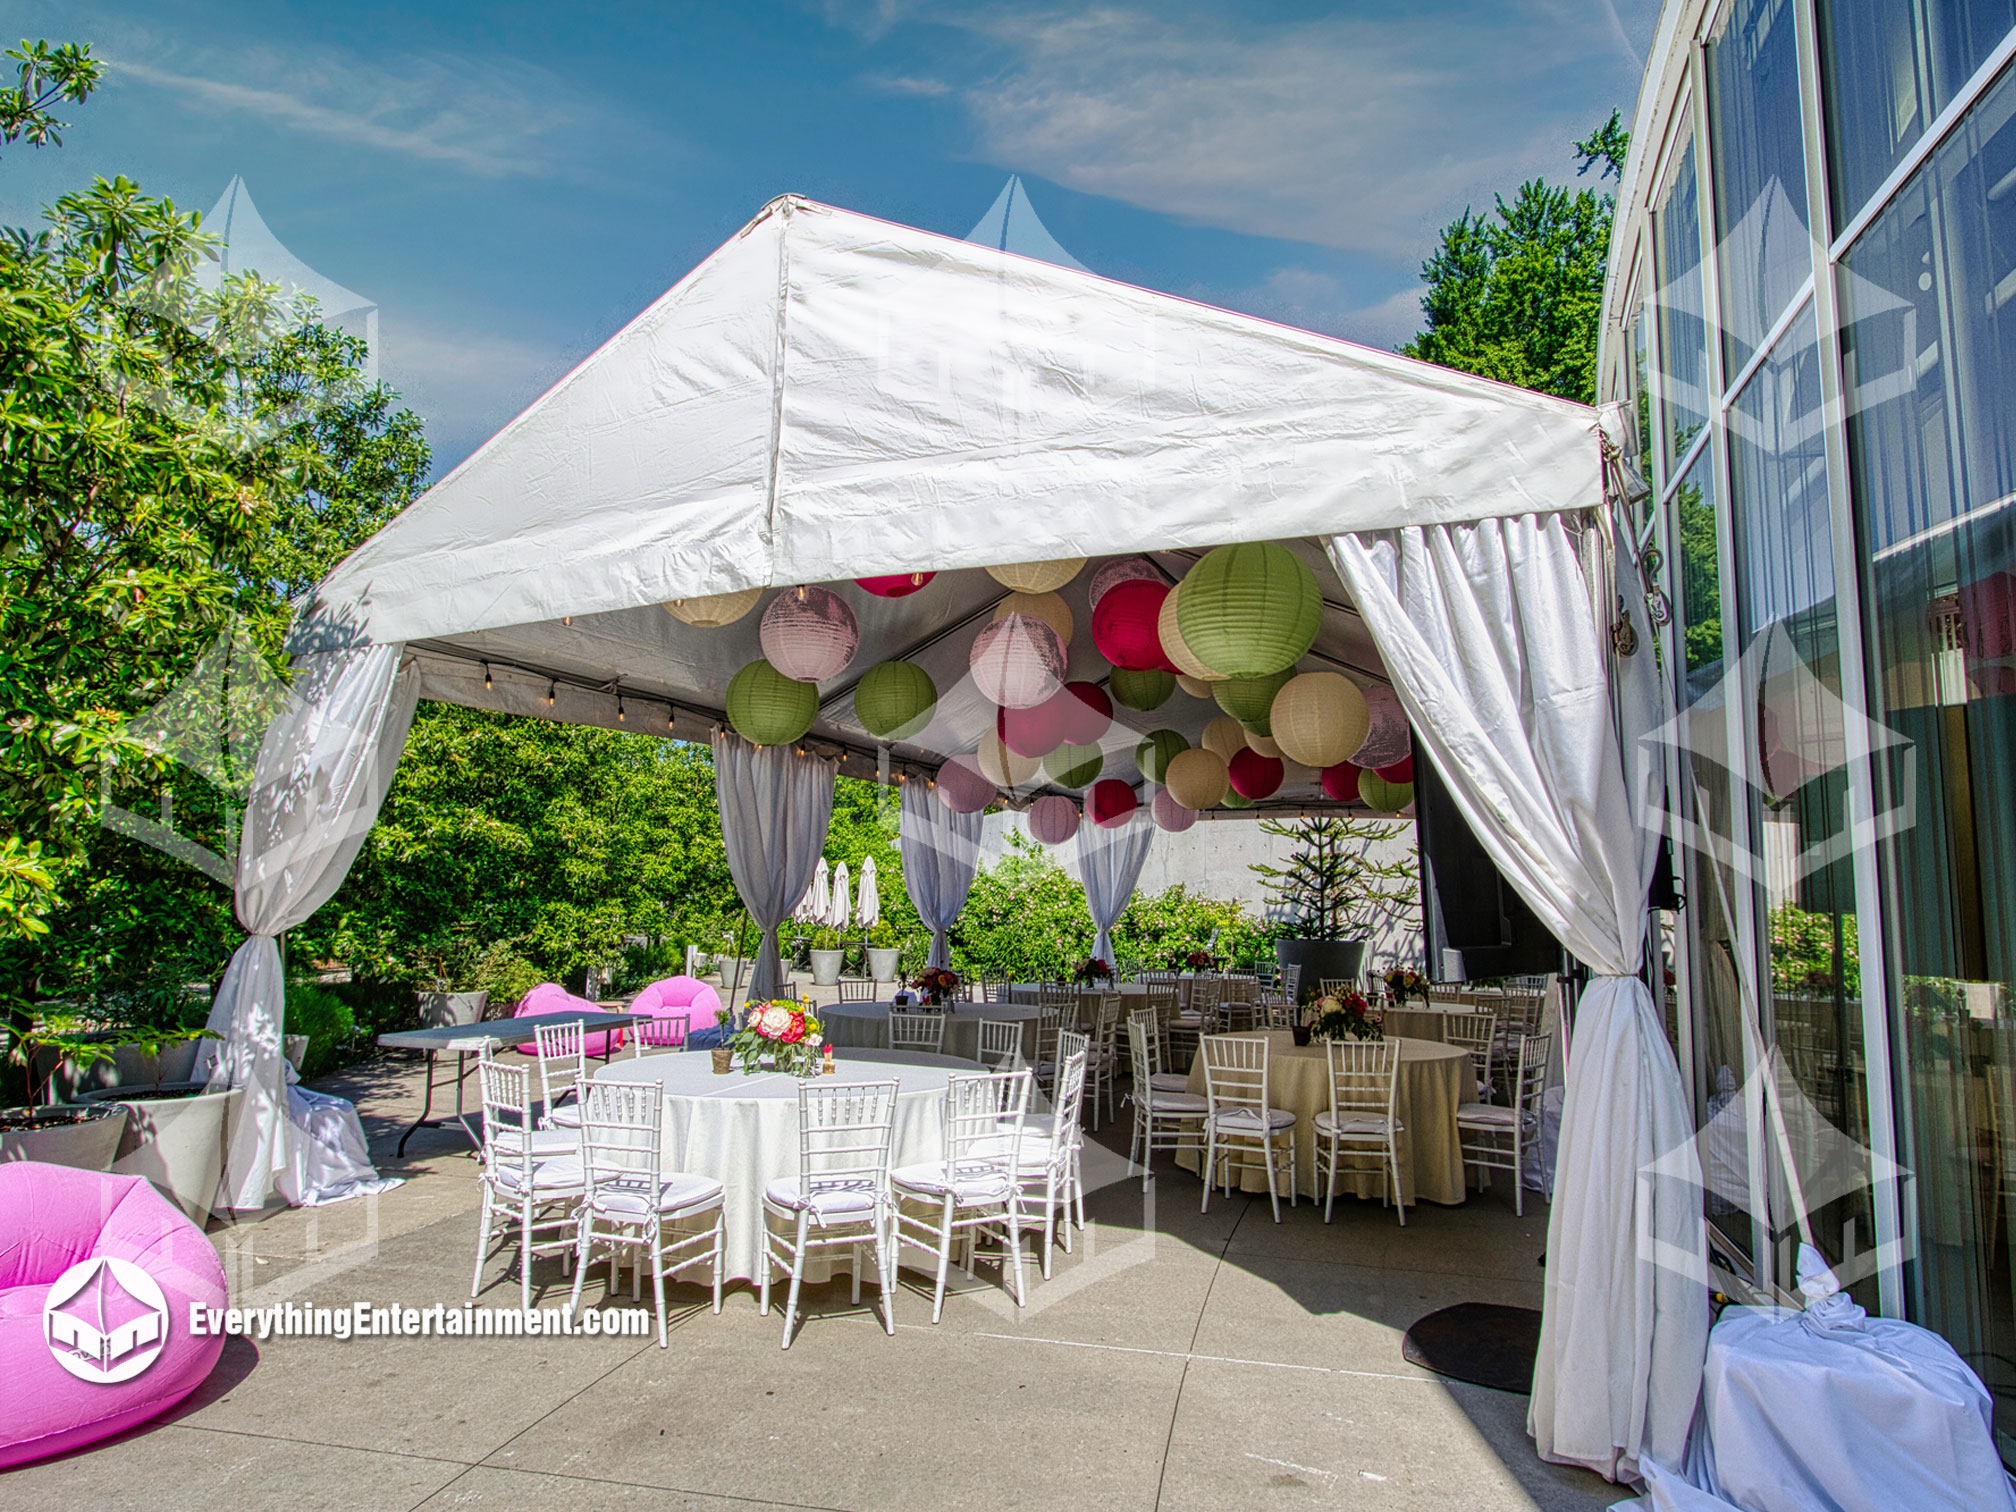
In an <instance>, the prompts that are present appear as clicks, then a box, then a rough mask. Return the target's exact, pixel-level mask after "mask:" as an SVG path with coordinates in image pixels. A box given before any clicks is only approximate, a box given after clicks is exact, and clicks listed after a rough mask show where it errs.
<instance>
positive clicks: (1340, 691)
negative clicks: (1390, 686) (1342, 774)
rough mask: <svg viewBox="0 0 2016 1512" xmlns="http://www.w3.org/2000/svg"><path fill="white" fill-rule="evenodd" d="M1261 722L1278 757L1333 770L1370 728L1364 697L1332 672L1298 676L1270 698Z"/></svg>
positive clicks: (1370, 717) (1349, 682)
mask: <svg viewBox="0 0 2016 1512" xmlns="http://www.w3.org/2000/svg"><path fill="white" fill-rule="evenodd" d="M1267 722H1268V724H1269V726H1270V727H1271V730H1272V733H1273V736H1274V738H1275V739H1276V740H1277V741H1279V742H1280V743H1281V750H1282V753H1283V754H1284V755H1287V756H1292V757H1293V758H1294V759H1295V760H1297V761H1299V762H1302V763H1303V764H1304V765H1307V766H1313V767H1327V766H1335V765H1336V764H1337V763H1338V762H1340V761H1343V760H1345V759H1346V758H1348V757H1349V756H1350V754H1351V753H1352V752H1353V751H1355V750H1357V749H1358V747H1359V746H1360V745H1362V744H1363V743H1364V741H1365V737H1366V735H1367V734H1368V733H1370V731H1371V728H1372V716H1371V714H1370V713H1369V712H1368V711H1367V709H1366V707H1365V695H1364V693H1363V692H1361V691H1360V690H1359V687H1358V684H1356V683H1354V682H1353V681H1351V679H1350V678H1348V677H1345V676H1344V675H1343V674H1342V673H1338V672H1304V673H1303V674H1302V675H1301V676H1300V677H1292V678H1290V679H1289V680H1288V681H1287V682H1286V683H1285V684H1284V685H1283V686H1282V688H1281V691H1280V692H1279V693H1276V694H1275V695H1274V703H1273V705H1272V706H1271V707H1270V708H1269V709H1268V712H1267Z"/></svg>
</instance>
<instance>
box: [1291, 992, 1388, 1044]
mask: <svg viewBox="0 0 2016 1512" xmlns="http://www.w3.org/2000/svg"><path fill="white" fill-rule="evenodd" d="M1309 1034H1310V1037H1311V1038H1312V1039H1319V1040H1333V1039H1384V1038H1385V1037H1386V1031H1385V1028H1384V1026H1382V1025H1381V1024H1380V1022H1379V1019H1378V1017H1377V1015H1375V1014H1374V1013H1373V1012H1372V1009H1371V1007H1370V1006H1369V1005H1368V1004H1367V1003H1366V1001H1365V995H1364V994H1363V993H1361V992H1352V991H1349V990H1347V991H1344V992H1333V993H1330V994H1329V995H1328V996H1326V997H1320V998H1318V999H1317V1000H1316V1021H1315V1022H1314V1023H1312V1024H1311V1025H1310V1026H1309Z"/></svg>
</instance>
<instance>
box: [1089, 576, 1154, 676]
mask: <svg viewBox="0 0 2016 1512" xmlns="http://www.w3.org/2000/svg"><path fill="white" fill-rule="evenodd" d="M1168 596H1169V587H1168V585H1167V584H1166V583H1161V582H1155V581H1150V580H1149V579H1146V578H1131V579H1129V580H1128V581H1127V582H1124V583H1115V584H1114V585H1113V586H1112V587H1111V588H1109V589H1107V590H1106V596H1105V597H1104V598H1102V599H1101V600H1099V607H1098V608H1097V609H1094V610H1093V611H1092V644H1093V645H1095V646H1097V647H1098V648H1099V654H1100V655H1101V656H1103V657H1105V658H1106V660H1108V661H1109V662H1111V663H1113V665H1114V666H1116V667H1125V668H1126V669H1127V670H1129V671H1130V672H1146V671H1148V670H1150V669H1151V668H1155V667H1160V666H1162V665H1163V664H1164V662H1165V660H1166V658H1165V657H1164V656H1163V655H1162V641H1161V638H1160V637H1159V636H1158V635H1157V634H1156V633H1155V619H1156V616H1157V615H1158V614H1159V613H1160V612H1161V609H1162V600H1163V599H1165V598H1167V597H1168Z"/></svg>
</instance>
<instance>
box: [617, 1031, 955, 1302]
mask: <svg viewBox="0 0 2016 1512" xmlns="http://www.w3.org/2000/svg"><path fill="white" fill-rule="evenodd" d="M835 1058H836V1059H837V1060H838V1061H839V1071H838V1073H837V1076H836V1077H835V1080H841V1081H887V1080H890V1079H892V1078H893V1079H894V1080H895V1081H896V1082H897V1083H898V1091H897V1094H896V1148H895V1156H894V1159H893V1161H892V1164H894V1165H898V1166H901V1165H909V1164H912V1163H914V1162H917V1161H925V1160H937V1159H939V1158H940V1157H941V1156H943V1155H944V1153H945V1084H946V1080H947V1078H948V1077H950V1076H953V1075H955V1074H958V1073H960V1072H968V1073H970V1072H972V1071H973V1070H974V1069H975V1068H974V1066H973V1065H972V1064H971V1063H970V1062H966V1063H962V1062H960V1061H956V1060H953V1059H951V1058H950V1057H948V1056H934V1055H918V1054H912V1053H910V1052H893V1051H889V1050H863V1049H854V1050H842V1051H840V1052H839V1053H838V1054H837V1055H836V1057H835ZM594 1075H595V1080H597V1081H625V1082H642V1081H656V1082H660V1083H662V1084H663V1085H664V1088H665V1121H664V1134H663V1140H662V1144H661V1155H662V1158H663V1160H664V1164H665V1169H666V1170H668V1171H692V1172H694V1173H696V1174H698V1175H702V1176H712V1177H714V1178H715V1179H716V1180H718V1181H720V1182H721V1183H722V1184H723V1186H725V1187H726V1188H727V1196H726V1201H725V1222H726V1228H727V1241H726V1243H727V1274H728V1276H729V1277H730V1278H732V1279H736V1280H744V1281H747V1280H753V1279H755V1278H756V1277H757V1276H760V1275H761V1274H762V1271H761V1269H760V1266H761V1265H762V1263H763V1189H764V1188H765V1187H766V1186H768V1185H769V1184H770V1183H771V1182H773V1181H775V1180H777V1179H778V1178H779V1177H780V1176H796V1175H797V1174H798V1078H797V1077H795V1076H782V1075H778V1074H776V1073H775V1072H765V1073H762V1074H759V1075H756V1076H745V1075H743V1074H742V1072H741V1071H739V1070H737V1071H732V1072H730V1073H729V1074H728V1075H726V1076H716V1075H715V1074H714V1066H713V1057H712V1056H711V1055H707V1054H703V1053H698V1052H691V1053H689V1052H684V1051H673V1052H671V1053H668V1054H665V1055H647V1056H645V1057H643V1058H642V1059H641V1060H618V1061H612V1062H610V1063H609V1064H608V1065H606V1066H601V1067H598V1068H597V1069H596V1071H595V1074H594ZM829 1085H830V1083H829ZM838 1264H839V1265H840V1267H841V1268H843V1269H844V1266H845V1257H844V1256H841V1257H839V1259H838ZM833 1268H834V1266H833V1265H832V1264H826V1265H819V1264H813V1265H808V1266H807V1267H806V1279H807V1280H811V1281H819V1280H825V1279H827V1277H828V1276H829V1275H830V1274H831V1271H832V1270H833ZM680 1279H681V1280H685V1281H699V1280H702V1279H704V1267H702V1268H693V1269H688V1270H686V1271H683V1272H681V1273H680Z"/></svg>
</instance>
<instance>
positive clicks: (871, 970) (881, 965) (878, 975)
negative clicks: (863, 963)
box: [868, 945, 903, 982]
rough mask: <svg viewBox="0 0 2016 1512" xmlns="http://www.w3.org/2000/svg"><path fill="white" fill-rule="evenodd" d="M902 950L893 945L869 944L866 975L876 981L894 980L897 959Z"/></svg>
mask: <svg viewBox="0 0 2016 1512" xmlns="http://www.w3.org/2000/svg"><path fill="white" fill-rule="evenodd" d="M902 954H903V952H902V951H900V950H898V949H897V948H896V947H895V946H894V945H888V946H883V945H870V946H869V947H868V975H869V977H870V978H871V979H872V980H874V981H877V982H893V981H895V980H896V974H897V964H896V963H897V961H898V959H899V958H900V957H901V956H902Z"/></svg>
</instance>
